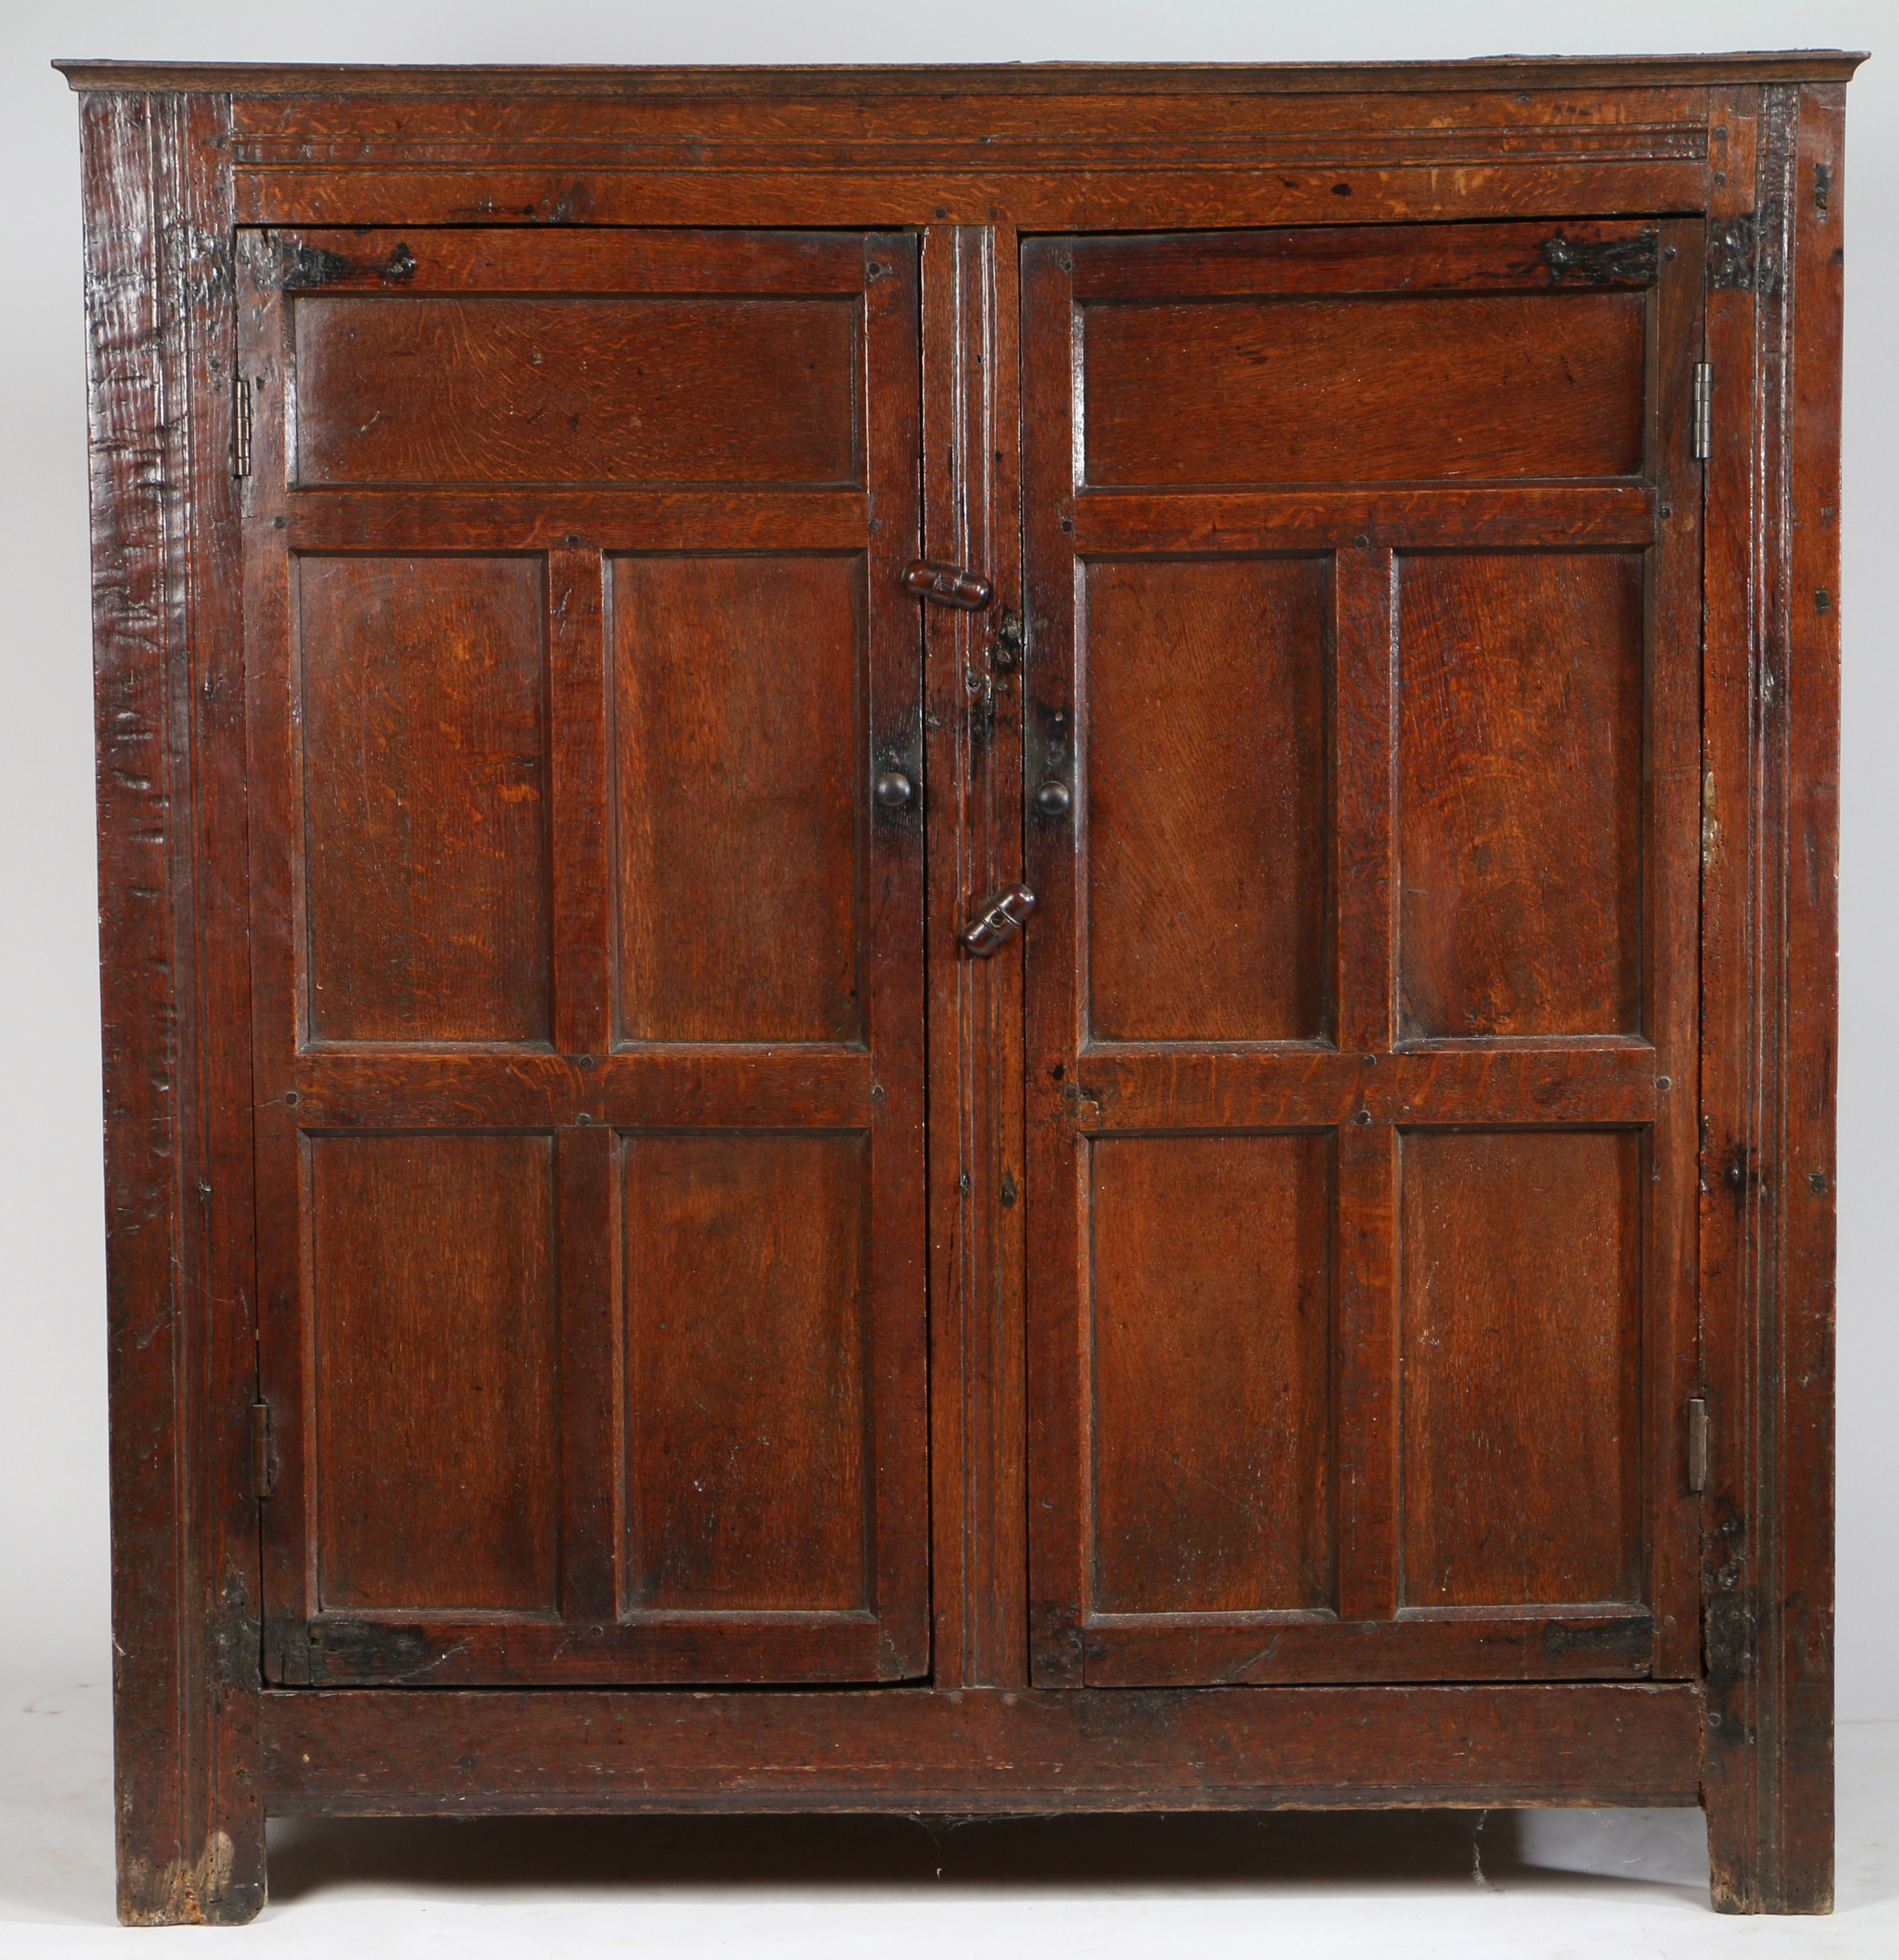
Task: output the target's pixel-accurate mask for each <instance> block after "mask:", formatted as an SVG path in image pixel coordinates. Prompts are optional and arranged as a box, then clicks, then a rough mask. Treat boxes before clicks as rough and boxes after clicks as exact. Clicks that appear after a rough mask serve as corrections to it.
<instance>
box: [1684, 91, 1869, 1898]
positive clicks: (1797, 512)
mask: <svg viewBox="0 0 1899 1960" xmlns="http://www.w3.org/2000/svg"><path fill="white" fill-rule="evenodd" d="M1841 97H1842V91H1840V90H1839V89H1838V88H1837V87H1809V88H1802V89H1795V88H1792V87H1777V86H1776V87H1765V88H1761V89H1758V90H1757V89H1752V88H1738V89H1735V90H1732V91H1718V92H1717V94H1716V96H1715V97H1714V100H1713V103H1712V104H1711V110H1710V113H1711V115H1712V116H1713V121H1714V124H1715V128H1714V129H1713V132H1712V135H1713V143H1714V147H1713V151H1712V161H1713V162H1714V163H1715V164H1716V166H1717V167H1718V169H1719V175H1718V176H1717V177H1716V180H1715V181H1716V184H1717V186H1720V189H1719V191H1718V192H1717V196H1716V203H1715V208H1714V209H1713V212H1711V213H1710V223H1709V233H1710V238H1711V240H1712V249H1711V253H1710V280H1709V285H1710V291H1709V299H1708V355H1709V361H1710V362H1711V364H1712V366H1713V372H1714V375H1715V390H1714V400H1713V428H1712V441H1711V443H1710V450H1711V454H1710V457H1709V463H1708V475H1707V537H1708V568H1707V584H1706V643H1705V648H1704V657H1705V660H1706V700H1707V714H1706V741H1707V746H1706V758H1705V763H1706V773H1705V775H1704V778H1703V797H1704V809H1705V820H1704V823H1703V905H1704V918H1703V967H1702V977H1703V1027H1702V1060H1701V1090H1702V1112H1701V1114H1702V1125H1703V1137H1704V1138H1705V1140H1706V1143H1705V1147H1704V1151H1703V1166H1702V1182H1701V1188H1702V1192H1703V1197H1702V1201H1701V1204H1702V1208H1701V1298H1702V1313H1703V1354H1704V1357H1705V1363H1706V1370H1707V1379H1706V1392H1707V1400H1708V1407H1709V1417H1710V1423H1711V1429H1712V1434H1713V1450H1712V1453H1711V1459H1710V1476H1709V1490H1708V1498H1707V1510H1706V1524H1705V1535H1704V1538H1703V1595H1704V1614H1705V1620H1704V1629H1703V1633H1704V1642H1705V1651H1706V1666H1707V1680H1708V1697H1709V1718H1708V1729H1707V1760H1706V1783H1705V1785H1704V1789H1705V1801H1706V1805H1707V1809H1708V1841H1709V1860H1710V1862H1711V1863H1712V1865H1713V1877H1714V1897H1715V1904H1716V1907H1717V1908H1719V1909H1720V1910H1721V1911H1728V1912H1787V1913H1793V1912H1827V1911H1831V1909H1832V1905H1833V1878H1834V1777H1833V1593H1834V1570H1833V1523H1834V1503H1833V1497H1834V1491H1833V1484H1834V1465H1833V1382H1834V1354H1833V1338H1834V1108H1835V1090H1836V1084H1835V1073H1836V1064H1835V1055H1836V1048H1837V1039H1838V1021H1837V1014H1838V993H1837V988H1838V972H1837V960H1838V935H1837V910H1836V908H1837V884H1836V881H1837V871H1838V848H1839V836H1838V804H1837V799H1838V784H1839V773H1838V772H1839V641H1838V623H1837V622H1838V619H1839V508H1840V504H1839V490H1840V475H1839V466H1840V419H1839V405H1840V305H1841V298H1842V278H1843V271H1842V266H1843V257H1844V253H1843V234H1842V224H1843V216H1844V211H1843V199H1842V191H1843V164H1844V155H1843V129H1842V110H1843V101H1842V99H1841ZM1823 171H1824V176H1823V175H1822V172H1823ZM1722 377H1731V378H1729V379H1728V380H1725V381H1724V380H1723V378H1722Z"/></svg>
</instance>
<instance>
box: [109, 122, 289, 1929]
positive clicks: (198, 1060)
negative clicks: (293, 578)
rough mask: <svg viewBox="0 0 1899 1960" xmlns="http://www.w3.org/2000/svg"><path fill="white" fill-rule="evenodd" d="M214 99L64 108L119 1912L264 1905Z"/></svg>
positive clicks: (224, 289)
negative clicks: (97, 1054) (73, 143)
mask: <svg viewBox="0 0 1899 1960" xmlns="http://www.w3.org/2000/svg"><path fill="white" fill-rule="evenodd" d="M228 119H229V110H228V103H226V102H225V101H222V100H219V99H218V98H217V97H213V96H209V95H204V94H192V95H177V96H170V97H165V98H163V99H159V100H153V99H150V98H147V97H141V96H138V95H135V94H116V93H109V94H101V95H96V96H93V97H90V98H88V100H87V101H86V102H85V103H84V104H83V105H82V107H81V116H80V132H81V146H82V155H83V162H84V196H85V202H86V241H85V272H86V288H85V304H86V333H87V406H88V442H89V461H90V470H91V519H92V539H91V543H92V617H93V647H94V706H95V714H96V727H97V753H98V765H99V766H98V776H97V790H98V819H99V874H100V892H101V893H102V894H103V899H102V903H101V906H100V947H99V950H100V1008H101V1023H102V1033H103V1038H104V1119H105V1120H104V1147H105V1194H104V1195H105V1221H106V1301H105V1304H106V1313H107V1360H108V1365H109V1368H110V1381H111V1396H112V1433H111V1475H112V1507H113V1562H112V1631H113V1714H114V1804H113V1817H114V1822H115V1828H116V1838H117V1853H118V1899H117V1904H118V1911H119V1917H120V1918H121V1919H122V1920H124V1921H125V1922H126V1923H128V1924H132V1925H169V1924H177V1923H206V1922H209V1923H213V1924H225V1925H238V1924H242V1923H244V1922H245V1921H247V1920H250V1919H251V1918H253V1917H254V1916H255V1915H256V1913H257V1911H259V1909H260V1908H261V1907H262V1905H263V1898H264V1842H263V1801H262V1794H263V1793H262V1787H261V1784H260V1780H259V1761H258V1750H259V1747H260V1737H259V1726H258V1717H257V1708H258V1703H257V1684H258V1673H257V1647H258V1643H257V1639H256V1626H257V1615H258V1610H259V1608H258V1597H259V1575H258V1570H257V1554H256V1531H255V1510H254V1507H253V1505H252V1504H251V1503H250V1501H249V1500H248V1498H247V1496H246V1494H245V1488H244V1485H243V1484H241V1482H240V1481H237V1479H235V1478H233V1477H232V1476H231V1474H230V1472H231V1465H233V1463H234V1462H235V1461H237V1459H239V1457H240V1456H241V1453H242V1451H243V1450H244V1447H245V1443H244V1438H245V1437H246V1434H247V1428H248V1422H249V1418H248V1414H247V1407H248V1405H249V1403H250V1401H251V1400H252V1398H253V1396H254V1395H255V1393H256V1388H255V1381H256V1376H255V1372H254V1370H255V1355H256V1348H255V1338H256V1337H255V1331H254V1321H253V1310H254V1303H255V1293H254V1292H253V1290H252V1288H251V1285H250V1252H249V1235H250V1220H251V1214H252V1204H253V1186H252V1182H251V1176H252V1169H251V1166H252V1151H251V1128H250V1099H251V1096H250V1058H249V1055H248V1052H247V1045H246V1043H245V1041H244V1034H243V1028H244V1020H245V1017H246V1013H247V1009H246V1007H245V1005H244V987H245V980H246V975H245V970H244V939H245V924H246V918H245V914H246V904H245V892H244V877H243V873H242V870H241V866H240V864H239V860H240V859H241V856H242V845H241V841H240V840H241V838H242V837H243V835H244V827H245V823H246V792H245V783H244V770H243V768H242V763H241V757H242V755H243V753H244V704H243V692H242V689H241V686H240V685H239V683H238V676H239V675H240V673H241V660H240V658H239V657H238V653H237V649H238V648H239V646H240V644H241V637H242V628H241V619H240V615H239V601H240V597H241V589H242V588H241V581H240V580H239V579H238V578H237V574H236V571H235V566H236V562H237V553H236V549H235V545H236V538H235V533H236V520H235V509H234V497H233V493H232V488H231V483H230V479H229V478H228V476H227V475H226V473H225V457H227V456H228V443H229V439H230V403H231V374H230V368H229V364H228V360H229V357H228V349H229V347H230V344H231V336H232V334H233V331H234V319H233V304H232V298H233V294H232V283H231V255H230V251H229V243H228V240H229V232H228V225H229V223H230V218H231V178H230V174H229V171H228V150H227V149H225V148H224V145H225V138H226V134H227V131H228Z"/></svg>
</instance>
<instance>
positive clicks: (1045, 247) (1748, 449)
mask: <svg viewBox="0 0 1899 1960" xmlns="http://www.w3.org/2000/svg"><path fill="white" fill-rule="evenodd" d="M1857 59H1858V57H1856V56H1850V55H1840V54H1828V53H1805V54H1799V55H1737V56H1719V57H1709V58H1707V59H1650V58H1639V59H1636V58H1631V59H1620V60H1607V61H1595V60H1583V61H1567V60H1549V61H1541V60H1507V61H1497V62H1464V63H1457V64H1448V65H1431V64H1419V65H1391V66H1382V67H1368V68H1192V67H1179V68H1168V67H1157V68H1112V67H1072V68H1070V67H1062V66H1050V67H1032V66H1031V67H1020V68H931V69H923V68H919V69H900V68H887V69H875V68H862V69H842V68H840V69H823V68H812V69H783V70H773V69H766V68H758V69H745V68H728V69H626V68H575V69H562V68H508V69H499V68H497V69H482V68H400V69H398V68H389V69H373V68H216V67H186V68H179V67H155V66H141V65H129V64H115V63H110V62H73V63H65V64H62V66H63V67H64V68H65V71H66V73H67V75H68V76H69V79H70V80H71V81H72V84H73V85H74V86H75V88H77V89H78V91H80V94H81V126H82V132H83V137H84V159H85V170H86V186H87V210H88V314H89V326H90V331H91V384H92V394H91V403H92V439H93V450H92V454H93V485H94V525H95V555H94V565H95V600H96V612H95V619H96V644H97V672H98V701H99V742H100V774H99V786H100V838H101V867H102V879H103V915H102V916H103V950H104V989H105V1009H106V1028H107V1098H108V1106H107V1165H108V1195H109V1214H110V1215H109V1246H110V1296H111V1297H110V1310H111V1316H112V1322H111V1325H112V1354H113V1451H114V1456H113V1515H114V1528H115V1558H116V1587H117V1589H116V1604H115V1628H116V1640H117V1645H118V1652H119V1665H118V1677H117V1682H116V1695H117V1713H118V1736H119V1885H120V1910H121V1913H122V1915H123V1917H126V1919H127V1920H134V1921H144V1922H160V1921H175V1920H209V1921H217V1922H231V1921H237V1920H244V1919H246V1918H247V1917H250V1916H251V1915H252V1914H254V1913H255V1912H256V1910H257V1909H258V1908H259V1906H260V1904H261V1903H262V1901H263V1886H264V1860H263V1820H264V1818H265V1817H266V1815H270V1814H280V1813H297V1812H331V1813H351V1814H379V1813H389V1814H400V1813H406V1812H432V1811H435V1812H452V1813H454V1814H457V1815H467V1814H476V1813H482V1812H507V1811H516V1810H535V1811H556V1812H559V1811H572V1812H584V1811H613V1810H621V1811H626V1810H748V1809H749V1810H757V1809H766V1810H770V1809H786V1810H794V1809H804V1810H812V1809H816V1810H824V1809H831V1810H849V1809H883V1808H891V1809H901V1810H904V1811H910V1812H916V1811H930V1810H942V1811H954V1812H1007V1811H1011V1810H1023V1811H1036V1812H1047V1811H1051V1810H1058V1809H1079V1810H1086V1809H1196V1808H1216V1807H1225V1808H1237V1809H1244V1808H1257V1809H1269V1808H1276V1807H1284V1808H1296V1807H1323V1806H1348V1805H1365V1806H1380V1805H1394V1804H1439V1805H1468V1806H1504V1805H1512V1804H1515V1805H1525V1804H1553V1803H1571V1804H1591V1803H1594V1804H1655V1805H1691V1804H1697V1803H1700V1804H1702V1805H1704V1806H1706V1809H1707V1812H1708V1814H1709V1836H1710V1844H1711V1848H1712V1854H1713V1888H1714V1897H1715V1901H1716V1904H1718V1905H1719V1906H1720V1907H1722V1908H1723V1909H1725V1910H1730V1911H1824V1910H1825V1909H1826V1908H1827V1905H1828V1904H1829V1903H1830V1888H1831V1821H1830V1820H1831V1810H1830V1803H1831V1755H1830V1751H1831V1704H1830V1678H1831V1663H1830V1612H1831V1605H1830V1602H1831V1567H1830V1557H1831V1552H1830V1414H1829V1411H1830V1399H1829V1397H1830V1323H1831V1248H1832V1216H1833V1213H1832V1204H1833V1199H1832V1188H1833V1171H1832V1156H1831V1151H1832V1127H1831V1126H1832V1096H1833V1052H1834V975H1833V966H1832V952H1833V947H1834V878H1833V867H1834V848H1835V803H1834V797H1835V775H1836V760H1835V759H1836V752H1837V616H1838V612H1837V584H1838V579H1837V514H1838V487H1837V485H1838V477H1837V429H1838V383H1839V366H1838V363H1839V318H1840V315H1839V308H1840V281H1841V278H1842V255H1841V251H1840V243H1839V241H1840V236H1841V224H1842V220H1843V212H1842V204H1841V192H1842V176H1841V155H1840V139H1841V113H1842V107H1843V87H1844V84H1845V82H1846V80H1847V78H1848V77H1849V76H1850V74H1851V72H1852V70H1853V67H1854V65H1855V64H1856V60H1857ZM712 1690H716V1692H709V1691H712Z"/></svg>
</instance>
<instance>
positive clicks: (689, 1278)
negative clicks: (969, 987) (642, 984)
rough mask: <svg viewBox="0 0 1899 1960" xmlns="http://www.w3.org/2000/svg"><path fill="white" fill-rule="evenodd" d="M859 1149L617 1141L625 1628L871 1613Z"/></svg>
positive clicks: (863, 1158) (706, 1138)
mask: <svg viewBox="0 0 1899 1960" xmlns="http://www.w3.org/2000/svg"><path fill="white" fill-rule="evenodd" d="M865 1142H866V1139H865V1138H864V1137H863V1136H862V1135H851V1134H843V1135H839V1134H833V1133H828V1132H823V1131H820V1132H817V1133H814V1134H807V1135H802V1136H801V1135H797V1134H785V1133H782V1132H780V1133H777V1134H773V1133H769V1132H765V1133H756V1132H754V1133H748V1132H745V1131H725V1132H722V1133H720V1132H701V1133H699V1134H696V1135H687V1136H680V1135H674V1136H632V1137H629V1138H626V1139H625V1140H624V1141H623V1144H622V1145H621V1156H620V1162H621V1176H622V1179H623V1195H622V1201H621V1205H620V1217H621V1220H622V1232H623V1252H622V1268H621V1269H622V1271H623V1273H624V1274H625V1279H624V1282H623V1284H624V1286H625V1289H626V1291H625V1300H624V1305H623V1325H624V1327H625V1329H626V1334H625V1340H626V1362H625V1379H626V1399H627V1411H626V1437H627V1449H626V1475H627V1488H626V1519H627V1532H628V1541H629V1542H628V1545H627V1553H626V1580H625V1583H624V1594H623V1600H622V1611H623V1612H645V1611H649V1610H655V1611H660V1612H666V1611H674V1612H677V1611H691V1612H705V1611H707V1610H709V1609H713V1608H726V1609H737V1610H740V1611H744V1610H757V1609H759V1608H805V1609H807V1610H809V1609H813V1608H818V1609H827V1610H830V1611H832V1612H838V1611H846V1610H850V1609H853V1608H856V1609H864V1608H868V1607H869V1606H870V1605H871V1603H872V1587H871V1571H870V1570H869V1565H868V1552H869V1545H868V1536H869V1528H870V1526H871V1512H870V1503H869V1500H870V1496H871V1490H872V1488H873V1482H874V1478H875V1465H874V1463H873V1462H871V1461H867V1451H868V1447H869V1446H870V1440H871V1430H870V1427H869V1417H870V1413H871V1403H872V1401H873V1398H874V1397H875V1393H876V1389H875V1385H874V1383H873V1381H872V1379H871V1372H870V1371H871V1362H872V1357H873V1353H874V1351H873V1349H872V1348H871V1343H870V1341H869V1339H868V1332H869V1330H868V1325H867V1315H866V1312H865V1308H866V1298H865V1293H866V1282H867V1281H868V1277H869V1275H868V1272H867V1271H866V1269H865V1268H866V1262H865V1256H864V1255H865V1244H864V1240H865V1222H866V1221H865V1213H866V1210H867V1207H868V1198H869V1192H868V1178H867V1176H866V1173H867V1169H868V1161H867V1157H868V1153H867V1152H866V1150H865Z"/></svg>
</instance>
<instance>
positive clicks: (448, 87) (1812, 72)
mask: <svg viewBox="0 0 1899 1960" xmlns="http://www.w3.org/2000/svg"><path fill="white" fill-rule="evenodd" d="M1866 59H1867V56H1866V55H1865V54H1864V53H1856V52H1851V51H1850V50H1847V49H1839V48H1812V49H1787V50H1784V51H1776V50H1761V51H1759V52H1736V53H1732V54H1722V55H1618V56H1610V57H1607V58H1604V57H1601V56H1594V55H1524V56H1479V57H1477V58H1476V59H1470V60H1465V61H1449V62H1422V61H1420V62H1368V63H1363V64H1359V63H1352V62H1280V63H1274V64H1270V65H1254V64H1251V63H1247V62H1180V63H1174V62H1138V63H1122V62H1008V63H989V62H944V63H942V64H940V65H939V64H936V63H932V62H917V63H912V64H903V65H895V64H893V65H870V64H866V65H863V66H861V67H860V66H857V65H798V64H792V63H787V64H785V65H782V66H771V67H763V66H759V67H753V66H742V65H737V64H734V65H731V66H730V67H726V66H715V65H700V66H693V67H686V66H681V67H633V66H628V67H615V66H610V65H599V66H591V65H589V66H559V65H534V66H516V65H510V64H507V63H496V64H492V65H485V64H475V63H470V64H467V65H454V66H436V65H421V64H415V65H387V66H373V65H355V64H343V63H337V64H334V65H326V64H321V63H314V62H285V63H276V62H237V63H228V62H120V61H107V60H91V59H62V60H59V61H56V62H53V66H54V67H55V68H57V69H59V72H60V73H61V74H62V75H64V76H65V78H66V80H67V81H68V82H69V84H71V86H72V87H73V88H75V90H78V91H86V90H89V89H119V90H131V91H142V90H194V91H207V90H215V91H221V92H228V93H229V94H233V95H346V94H347V95H390V96H399V95H483V94H495V93H499V94H509V95H628V96H632V95H655V96H659V95H674V96H677V95H692V96H708V95H709V96H738V97H750V96H782V95H787V94H805V95H843V96H856V95H862V94H888V95H932V96H940V95H942V94H946V93H947V94H967V95H1044V94H1057V93H1059V94H1086V95H1174V94H1182V95H1185V94H1353V93H1359V92H1363V91H1379V92H1387V93H1388V92H1396V91H1413V90H1418V89H1429V88H1450V89H1459V90H1464V89H1493V88H1521V87H1530V88H1536V87H1544V88H1577V87H1596V88H1617V87H1662V86H1668V85H1675V86H1690V87H1691V86H1693V85H1694V84H1697V83H1709V84H1719V83H1723V82H1763V81H1849V80H1850V79H1851V78H1852V75H1853V71H1854V69H1856V68H1857V67H1858V66H1859V64H1860V63H1861V62H1863V61H1865V60H1866Z"/></svg>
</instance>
